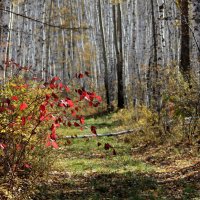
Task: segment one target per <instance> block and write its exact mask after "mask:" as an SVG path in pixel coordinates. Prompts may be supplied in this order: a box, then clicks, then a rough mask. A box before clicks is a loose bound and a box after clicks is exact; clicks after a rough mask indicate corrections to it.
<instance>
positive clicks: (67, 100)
mask: <svg viewBox="0 0 200 200" xmlns="http://www.w3.org/2000/svg"><path fill="white" fill-rule="evenodd" d="M66 102H67V104H68V106H69V107H70V108H73V107H74V103H73V101H72V100H71V99H66Z"/></svg>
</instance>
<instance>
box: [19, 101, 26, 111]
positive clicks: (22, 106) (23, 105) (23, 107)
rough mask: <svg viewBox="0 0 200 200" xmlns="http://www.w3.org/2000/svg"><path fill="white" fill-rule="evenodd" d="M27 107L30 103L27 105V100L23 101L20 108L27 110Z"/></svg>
mask: <svg viewBox="0 0 200 200" xmlns="http://www.w3.org/2000/svg"><path fill="white" fill-rule="evenodd" d="M26 108H28V105H27V104H26V103H25V102H23V103H22V104H21V105H20V110H21V111H22V110H25V109H26Z"/></svg>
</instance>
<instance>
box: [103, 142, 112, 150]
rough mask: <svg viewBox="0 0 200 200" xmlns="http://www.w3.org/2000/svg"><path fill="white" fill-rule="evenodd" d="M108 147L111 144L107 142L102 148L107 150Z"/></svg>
mask: <svg viewBox="0 0 200 200" xmlns="http://www.w3.org/2000/svg"><path fill="white" fill-rule="evenodd" d="M110 148H112V146H111V145H110V144H109V143H105V145H104V149H105V150H109V149H110Z"/></svg>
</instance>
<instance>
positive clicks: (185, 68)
mask: <svg viewBox="0 0 200 200" xmlns="http://www.w3.org/2000/svg"><path fill="white" fill-rule="evenodd" d="M189 46H190V35H189V2H188V0H182V1H181V57H180V70H181V72H182V74H183V76H184V78H185V79H186V80H188V81H189V79H190V78H189V77H190V48H189Z"/></svg>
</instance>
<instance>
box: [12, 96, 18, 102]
mask: <svg viewBox="0 0 200 200" xmlns="http://www.w3.org/2000/svg"><path fill="white" fill-rule="evenodd" d="M11 99H12V100H13V101H18V100H19V99H18V97H17V96H12V97H11Z"/></svg>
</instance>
